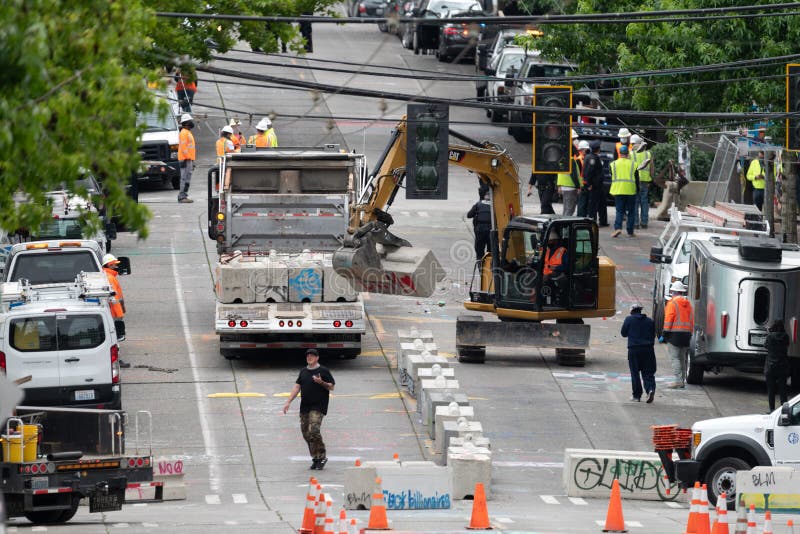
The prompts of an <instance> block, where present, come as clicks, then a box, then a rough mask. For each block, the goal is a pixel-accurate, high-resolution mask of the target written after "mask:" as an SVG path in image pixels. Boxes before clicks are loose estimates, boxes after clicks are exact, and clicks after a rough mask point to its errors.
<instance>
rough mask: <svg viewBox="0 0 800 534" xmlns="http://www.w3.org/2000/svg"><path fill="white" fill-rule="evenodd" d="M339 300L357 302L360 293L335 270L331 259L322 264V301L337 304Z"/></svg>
mask: <svg viewBox="0 0 800 534" xmlns="http://www.w3.org/2000/svg"><path fill="white" fill-rule="evenodd" d="M339 299H343V300H345V301H347V302H355V301H356V300H358V292H357V291H356V290H355V289H353V286H352V285H350V282H349V281H348V280H347V278H345V277H344V276H341V275H340V274H338V273H337V272H336V271H335V270H334V268H333V265H332V264H331V262H330V258H326V260H325V261H324V262H323V263H322V300H323V301H325V302H337V301H339Z"/></svg>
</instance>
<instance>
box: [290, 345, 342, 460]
mask: <svg viewBox="0 0 800 534" xmlns="http://www.w3.org/2000/svg"><path fill="white" fill-rule="evenodd" d="M306 364H307V365H306V367H304V368H303V369H301V370H300V374H299V375H298V377H297V380H296V381H295V384H294V387H293V388H292V392H291V393H290V394H289V399H288V400H287V401H286V404H284V405H283V413H284V414H285V413H288V411H289V405H290V404H291V403H292V401H293V400H294V399H295V397H297V394H298V393H299V394H300V432H302V434H303V439H304V440H306V443H308V452H309V454H311V459H312V463H311V469H320V470H321V469H323V468H324V467H325V464H326V463H327V462H328V457H327V455H326V451H325V443H324V442H323V441H322V434H321V433H320V429H321V427H322V419H323V418H324V417H325V415H327V413H328V400H329V399H330V392H331V391H333V388H334V385H335V384H336V382H335V381H334V380H333V375H331V372H330V371H329V370H328V368H327V367H323V366H322V365H320V364H319V353H318V352H317V350H316V349H308V350H307V351H306Z"/></svg>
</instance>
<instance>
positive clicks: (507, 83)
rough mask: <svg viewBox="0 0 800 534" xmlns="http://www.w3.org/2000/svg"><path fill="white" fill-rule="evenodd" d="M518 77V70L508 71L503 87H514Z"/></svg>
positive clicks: (511, 69)
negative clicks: (515, 79)
mask: <svg viewBox="0 0 800 534" xmlns="http://www.w3.org/2000/svg"><path fill="white" fill-rule="evenodd" d="M516 77H517V69H515V68H513V67H512V68H510V69H508V71H507V72H506V81H505V82H503V85H505V86H506V87H514V78H516Z"/></svg>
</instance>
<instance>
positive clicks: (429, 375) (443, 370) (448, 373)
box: [406, 363, 456, 398]
mask: <svg viewBox="0 0 800 534" xmlns="http://www.w3.org/2000/svg"><path fill="white" fill-rule="evenodd" d="M437 376H443V377H445V378H446V379H448V380H452V379H455V377H456V370H455V369H453V368H452V367H443V366H441V365H440V364H438V363H434V364H433V365H432V366H430V367H417V369H416V375H412V377H413V379H412V380H409V381H408V384H406V387H408V392H409V393H411V395H413V396H414V397H415V398H416V396H417V392H418V391H419V386H420V381H421V380H433V379H434V378H436V377H437Z"/></svg>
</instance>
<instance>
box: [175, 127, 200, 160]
mask: <svg viewBox="0 0 800 534" xmlns="http://www.w3.org/2000/svg"><path fill="white" fill-rule="evenodd" d="M195 159H196V153H195V149H194V136H193V135H192V132H190V131H189V129H188V128H183V129H182V130H181V133H180V136H179V140H178V161H184V160H191V161H194V160H195Z"/></svg>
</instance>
